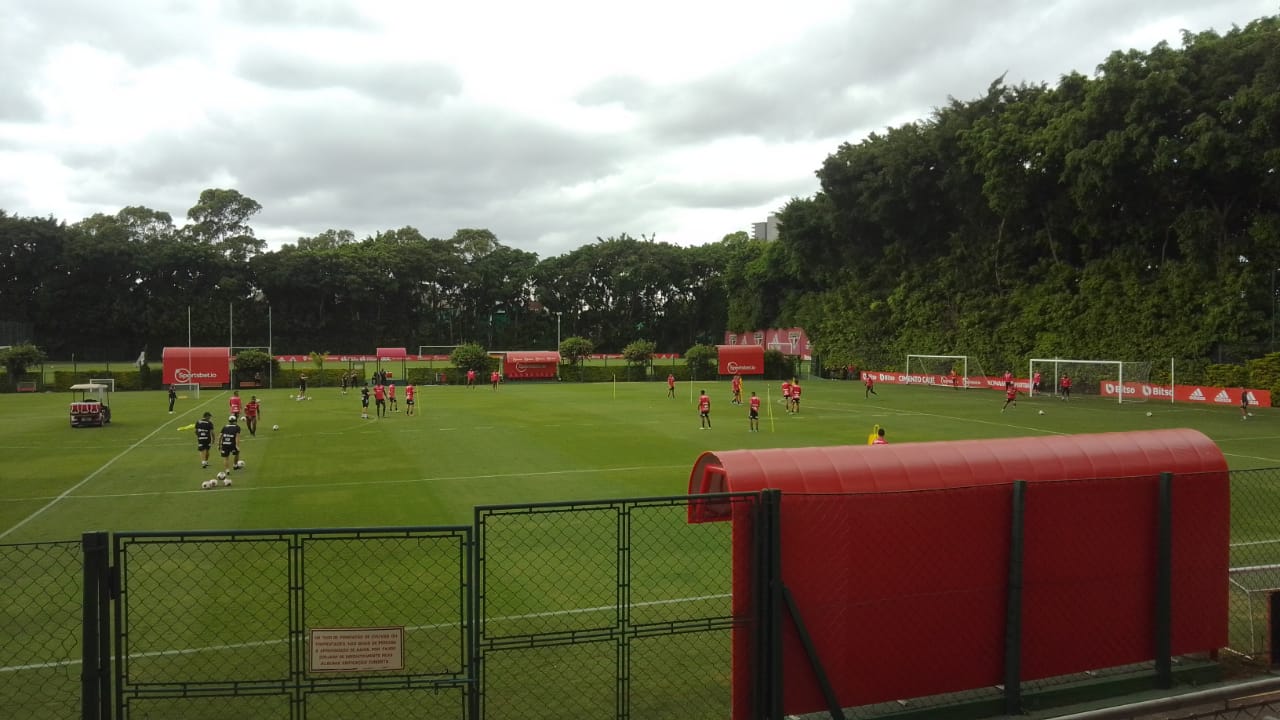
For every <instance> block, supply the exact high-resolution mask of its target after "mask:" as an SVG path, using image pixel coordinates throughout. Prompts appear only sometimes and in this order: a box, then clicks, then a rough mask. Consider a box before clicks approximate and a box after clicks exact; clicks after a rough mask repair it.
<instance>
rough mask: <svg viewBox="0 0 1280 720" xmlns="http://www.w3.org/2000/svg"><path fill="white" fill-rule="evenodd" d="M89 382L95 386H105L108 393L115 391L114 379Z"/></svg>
mask: <svg viewBox="0 0 1280 720" xmlns="http://www.w3.org/2000/svg"><path fill="white" fill-rule="evenodd" d="M89 382H91V383H94V384H95V385H106V386H107V392H109V393H114V392H115V391H116V379H115V378H89Z"/></svg>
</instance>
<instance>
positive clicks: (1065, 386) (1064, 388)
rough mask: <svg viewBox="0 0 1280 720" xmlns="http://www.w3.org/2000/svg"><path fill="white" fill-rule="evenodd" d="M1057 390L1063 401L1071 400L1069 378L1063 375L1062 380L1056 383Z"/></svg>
mask: <svg viewBox="0 0 1280 720" xmlns="http://www.w3.org/2000/svg"><path fill="white" fill-rule="evenodd" d="M1058 389H1059V390H1060V391H1061V392H1062V399H1063V400H1070V399H1071V377H1070V376H1068V375H1065V374H1064V375H1063V376H1062V380H1061V381H1060V382H1059V383H1058Z"/></svg>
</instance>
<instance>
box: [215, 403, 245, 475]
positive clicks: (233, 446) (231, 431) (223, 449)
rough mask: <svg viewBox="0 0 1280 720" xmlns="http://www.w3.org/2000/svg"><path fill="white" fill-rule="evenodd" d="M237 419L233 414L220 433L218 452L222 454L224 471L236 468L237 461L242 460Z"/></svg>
mask: <svg viewBox="0 0 1280 720" xmlns="http://www.w3.org/2000/svg"><path fill="white" fill-rule="evenodd" d="M236 421H237V418H236V416H235V415H231V416H230V417H228V418H227V424H226V425H223V426H222V430H221V431H219V433H218V454H219V455H221V456H222V469H223V470H224V471H228V470H234V469H236V463H238V462H240V426H239V425H237V424H236ZM232 458H234V460H233V459H232Z"/></svg>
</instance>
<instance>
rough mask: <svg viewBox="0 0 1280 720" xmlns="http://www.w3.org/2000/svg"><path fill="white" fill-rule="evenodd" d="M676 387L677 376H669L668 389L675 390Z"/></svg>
mask: <svg viewBox="0 0 1280 720" xmlns="http://www.w3.org/2000/svg"><path fill="white" fill-rule="evenodd" d="M675 386H676V376H675V375H668V376H667V387H669V388H673V387H675Z"/></svg>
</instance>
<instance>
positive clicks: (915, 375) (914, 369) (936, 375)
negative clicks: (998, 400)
mask: <svg viewBox="0 0 1280 720" xmlns="http://www.w3.org/2000/svg"><path fill="white" fill-rule="evenodd" d="M905 374H906V376H907V384H908V385H934V386H937V387H944V388H956V389H961V388H971V387H974V388H980V387H984V386H985V383H986V373H985V372H983V371H982V365H981V364H979V363H978V359H977V358H975V357H972V356H970V355H908V356H907V370H906V373H905Z"/></svg>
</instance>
